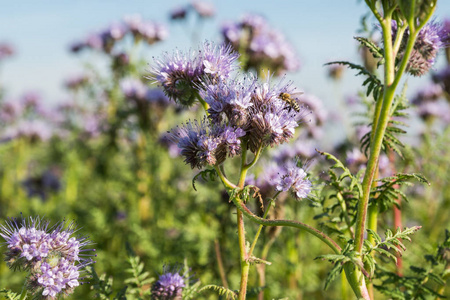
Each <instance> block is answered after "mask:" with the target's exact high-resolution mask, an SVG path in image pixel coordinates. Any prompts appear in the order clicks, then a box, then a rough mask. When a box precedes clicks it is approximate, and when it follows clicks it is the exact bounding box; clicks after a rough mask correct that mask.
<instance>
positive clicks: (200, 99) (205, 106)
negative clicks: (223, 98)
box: [196, 92, 209, 115]
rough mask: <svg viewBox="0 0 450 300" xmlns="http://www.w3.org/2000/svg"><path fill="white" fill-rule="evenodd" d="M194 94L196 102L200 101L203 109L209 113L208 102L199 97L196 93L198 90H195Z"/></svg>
mask: <svg viewBox="0 0 450 300" xmlns="http://www.w3.org/2000/svg"><path fill="white" fill-rule="evenodd" d="M196 96H197V100H198V102H200V104H201V105H202V107H203V109H204V110H205V113H206V115H209V113H208V109H209V104H208V103H206V101H205V100H203V98H202V97H200V95H199V94H198V92H197V95H196Z"/></svg>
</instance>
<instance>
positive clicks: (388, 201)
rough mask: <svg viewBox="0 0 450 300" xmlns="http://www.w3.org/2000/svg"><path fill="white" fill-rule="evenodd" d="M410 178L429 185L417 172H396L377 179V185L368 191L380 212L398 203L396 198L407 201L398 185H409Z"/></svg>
mask: <svg viewBox="0 0 450 300" xmlns="http://www.w3.org/2000/svg"><path fill="white" fill-rule="evenodd" d="M412 180H417V181H418V182H420V183H424V184H428V185H430V182H429V181H428V180H427V179H426V178H425V177H424V176H423V175H422V174H419V173H410V174H407V173H397V174H395V175H394V176H391V177H385V178H382V179H379V180H377V183H378V185H376V186H375V187H373V188H372V189H371V191H370V195H371V201H374V202H376V203H377V204H378V207H379V209H380V211H381V212H384V211H386V210H387V209H389V207H391V206H392V205H398V204H397V199H398V198H403V199H404V200H405V201H408V198H407V196H406V195H405V193H403V192H402V191H401V190H400V189H399V188H398V187H399V186H402V185H411V181H412Z"/></svg>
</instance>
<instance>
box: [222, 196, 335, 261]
mask: <svg viewBox="0 0 450 300" xmlns="http://www.w3.org/2000/svg"><path fill="white" fill-rule="evenodd" d="M231 200H232V201H233V203H234V204H235V205H236V207H237V208H238V210H239V211H241V212H242V213H243V214H244V215H245V216H246V217H247V218H249V219H250V220H252V221H253V222H255V223H258V224H260V225H263V226H285V227H294V228H298V229H302V230H305V231H306V232H308V233H310V234H312V235H314V236H315V237H317V238H319V239H320V240H321V241H322V242H324V243H325V244H327V245H328V246H329V247H330V248H331V249H332V250H333V251H334V252H335V253H340V252H341V250H342V249H341V247H340V246H339V245H338V244H337V243H336V242H335V241H334V240H333V239H331V238H330V237H329V236H327V235H326V234H325V233H323V232H322V231H320V230H318V229H316V228H314V227H311V226H309V225H307V224H305V223H302V222H298V221H293V220H270V219H269V220H268V219H263V218H261V217H258V216H257V215H255V214H254V213H253V212H252V211H251V210H250V209H249V208H248V207H247V206H245V204H244V203H243V202H242V200H241V199H239V198H237V197H236V198H233V199H231Z"/></svg>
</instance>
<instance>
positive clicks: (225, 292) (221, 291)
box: [198, 284, 237, 300]
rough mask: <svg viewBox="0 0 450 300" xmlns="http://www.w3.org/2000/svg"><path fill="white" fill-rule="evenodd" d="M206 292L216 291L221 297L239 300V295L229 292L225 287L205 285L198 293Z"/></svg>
mask: <svg viewBox="0 0 450 300" xmlns="http://www.w3.org/2000/svg"><path fill="white" fill-rule="evenodd" d="M206 290H214V291H215V292H217V293H218V294H219V295H220V296H225V297H226V298H227V299H232V300H236V299H237V293H235V292H234V291H232V290H229V289H227V288H225V287H223V286H218V285H214V284H210V285H205V286H204V287H202V288H201V289H199V290H198V293H201V292H204V291H206Z"/></svg>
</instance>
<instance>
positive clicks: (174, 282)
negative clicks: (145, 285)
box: [152, 266, 186, 300]
mask: <svg viewBox="0 0 450 300" xmlns="http://www.w3.org/2000/svg"><path fill="white" fill-rule="evenodd" d="M185 280H186V278H184V277H183V276H182V275H180V270H177V269H173V270H172V269H171V268H170V267H167V266H165V267H164V270H163V274H161V276H159V278H158V281H156V282H155V283H154V284H153V286H152V300H175V299H181V296H182V292H183V288H184V287H185V286H186V282H185Z"/></svg>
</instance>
